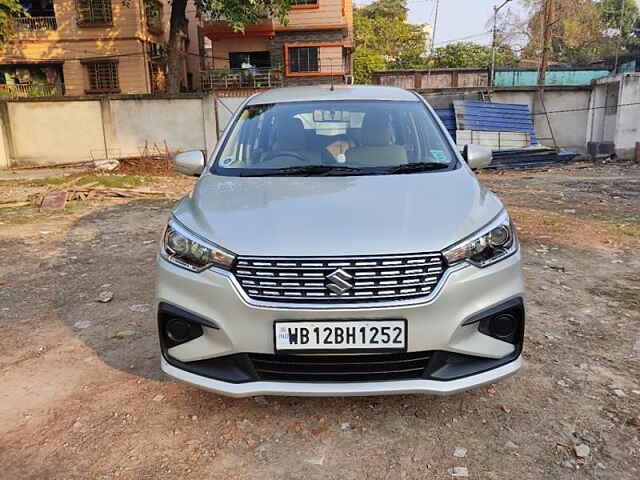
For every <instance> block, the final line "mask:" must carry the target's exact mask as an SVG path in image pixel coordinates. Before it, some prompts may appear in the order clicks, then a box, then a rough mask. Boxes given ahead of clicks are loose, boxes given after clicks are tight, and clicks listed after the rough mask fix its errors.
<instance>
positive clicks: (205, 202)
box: [157, 86, 525, 396]
mask: <svg viewBox="0 0 640 480" xmlns="http://www.w3.org/2000/svg"><path fill="white" fill-rule="evenodd" d="M490 160H491V152H490V150H486V149H484V148H482V147H477V146H474V145H468V146H467V147H465V149H464V151H463V152H462V153H460V152H458V150H457V148H456V145H455V144H454V143H453V142H452V140H451V138H450V137H449V135H448V134H447V132H446V130H445V129H444V127H443V125H442V123H441V122H440V120H439V119H438V118H437V116H436V115H435V113H434V111H433V110H432V109H431V107H430V106H429V105H428V104H427V102H425V100H424V99H423V98H422V97H421V96H419V95H417V94H415V93H412V92H408V91H405V90H402V89H396V88H386V87H364V86H357V87H336V88H330V87H303V88H284V89H277V90H269V91H265V92H264V93H260V94H258V95H254V96H252V97H250V98H249V99H247V100H246V101H245V102H244V104H243V105H242V106H241V107H240V108H239V109H238V112H237V113H236V114H235V116H234V118H233V119H232V121H231V122H230V124H229V126H228V127H227V129H226V131H225V132H224V134H223V135H222V136H221V138H220V141H219V142H218V145H217V147H216V149H215V151H214V152H213V154H212V155H211V158H210V159H209V161H208V162H206V161H205V158H204V156H203V154H202V153H201V152H199V151H197V152H186V153H182V154H180V155H178V156H177V157H176V168H177V169H178V170H179V171H180V172H182V173H185V174H189V175H197V176H200V179H199V181H198V182H197V185H196V186H195V188H194V190H193V192H192V193H191V194H190V195H188V196H187V197H185V198H184V199H182V201H181V202H180V203H179V204H178V206H177V207H176V208H175V209H174V211H173V212H172V215H171V218H170V220H169V222H168V225H167V227H166V230H165V232H164V235H163V243H162V246H161V251H160V255H159V257H158V267H159V268H158V270H159V276H158V283H157V318H158V330H159V336H160V345H161V350H162V360H161V362H162V369H163V370H164V371H165V372H166V373H167V374H169V375H170V376H172V377H175V378H177V379H179V380H182V381H185V382H187V383H190V384H193V385H197V386H198V387H201V388H204V389H207V390H211V391H214V392H218V393H222V394H225V395H231V396H249V395H301V396H302V395H378V394H399V393H431V394H451V393H456V392H460V391H463V390H467V389H469V388H473V387H476V386H479V385H482V384H486V383H489V382H494V381H496V380H498V379H500V378H502V377H505V376H506V375H510V374H512V373H514V372H515V371H516V370H518V368H519V367H520V365H521V359H520V353H521V351H522V344H523V337H524V322H525V311H524V302H523V298H524V284H523V279H522V273H521V266H520V251H519V247H518V239H517V237H516V232H515V230H514V228H513V225H512V223H511V220H510V218H509V215H508V214H507V212H506V211H505V209H504V206H503V205H502V203H501V202H500V200H499V199H498V198H497V197H496V196H495V195H494V194H493V193H492V192H491V191H489V190H488V189H486V188H485V187H483V186H482V185H481V184H480V183H479V182H478V180H477V179H476V177H475V175H474V174H473V172H472V169H476V168H482V167H485V166H487V165H488V164H489V162H490Z"/></svg>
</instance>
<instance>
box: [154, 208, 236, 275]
mask: <svg viewBox="0 0 640 480" xmlns="http://www.w3.org/2000/svg"><path fill="white" fill-rule="evenodd" d="M160 255H161V256H162V258H164V259H165V260H167V261H169V262H171V263H173V264H174V265H178V266H179V267H183V268H186V269H188V270H191V271H193V272H201V271H203V270H204V269H206V268H209V267H212V266H216V267H221V268H225V269H229V268H230V267H231V265H232V264H233V261H234V260H235V258H236V257H235V255H234V254H233V253H231V252H229V251H227V250H224V249H222V248H220V247H218V246H217V245H214V244H213V243H210V242H207V241H206V240H204V239H202V238H200V237H198V236H197V235H196V234H195V233H192V232H190V231H189V230H187V229H186V228H185V227H183V226H182V225H181V224H179V223H178V222H176V221H175V220H173V219H172V220H170V221H169V225H167V229H166V230H165V232H164V236H163V238H162V248H161V250H160Z"/></svg>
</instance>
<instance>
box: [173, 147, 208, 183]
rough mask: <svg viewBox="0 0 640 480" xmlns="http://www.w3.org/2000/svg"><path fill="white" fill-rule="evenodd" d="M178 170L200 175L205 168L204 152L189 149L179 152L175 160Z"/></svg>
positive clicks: (195, 175)
mask: <svg viewBox="0 0 640 480" xmlns="http://www.w3.org/2000/svg"><path fill="white" fill-rule="evenodd" d="M173 161H174V164H175V167H176V170H177V171H178V172H180V173H183V174H185V175H191V176H194V177H199V176H200V174H201V173H202V170H204V164H205V160H204V154H203V153H202V151H201V150H189V151H188V152H183V153H179V154H177V155H176V157H175V159H174V160H173Z"/></svg>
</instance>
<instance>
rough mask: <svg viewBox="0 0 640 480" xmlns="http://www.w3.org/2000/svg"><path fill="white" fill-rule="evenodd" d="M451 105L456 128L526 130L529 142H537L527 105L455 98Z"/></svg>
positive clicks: (488, 130) (499, 130) (500, 130)
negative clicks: (453, 110) (529, 136)
mask: <svg viewBox="0 0 640 480" xmlns="http://www.w3.org/2000/svg"><path fill="white" fill-rule="evenodd" d="M453 106H454V109H455V116H456V125H457V129H458V130H476V131H484V132H527V133H529V134H530V135H531V144H532V145H535V144H537V143H538V139H537V138H536V131H535V129H534V126H533V118H532V116H531V113H530V112H529V106H528V105H517V104H512V103H491V102H480V101H475V100H456V101H454V102H453Z"/></svg>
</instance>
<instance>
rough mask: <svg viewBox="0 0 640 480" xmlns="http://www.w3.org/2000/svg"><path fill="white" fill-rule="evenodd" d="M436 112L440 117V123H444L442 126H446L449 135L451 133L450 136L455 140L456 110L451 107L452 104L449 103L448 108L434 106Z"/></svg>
mask: <svg viewBox="0 0 640 480" xmlns="http://www.w3.org/2000/svg"><path fill="white" fill-rule="evenodd" d="M435 110H436V114H437V115H438V116H439V117H440V120H442V123H444V126H445V127H446V128H447V130H448V131H449V135H451V138H453V141H454V142H455V141H456V130H457V128H456V112H455V110H454V109H453V105H451V106H450V107H449V108H436V109H435Z"/></svg>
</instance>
